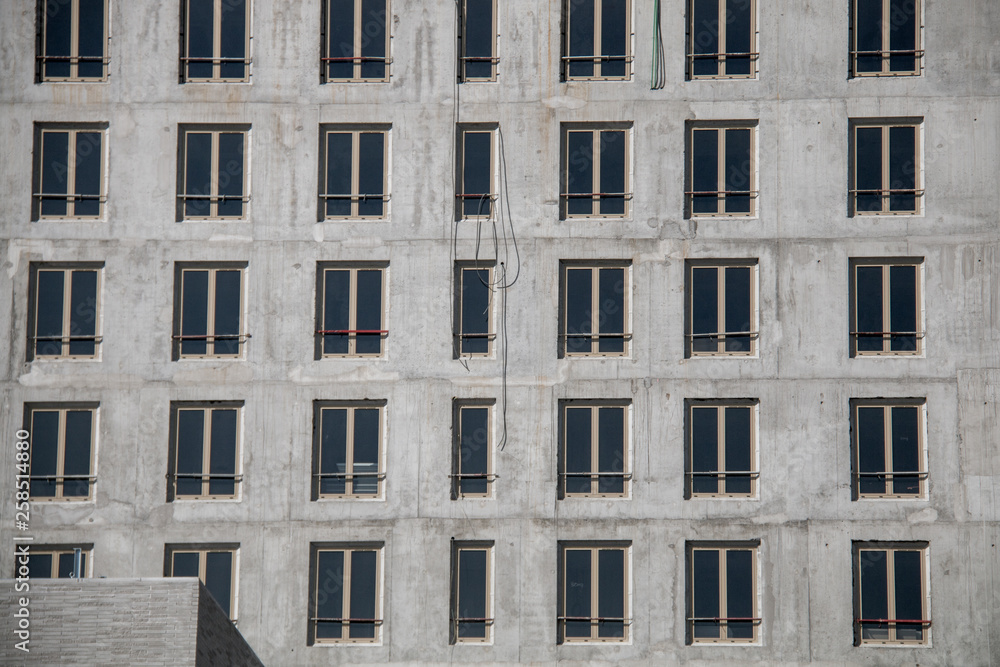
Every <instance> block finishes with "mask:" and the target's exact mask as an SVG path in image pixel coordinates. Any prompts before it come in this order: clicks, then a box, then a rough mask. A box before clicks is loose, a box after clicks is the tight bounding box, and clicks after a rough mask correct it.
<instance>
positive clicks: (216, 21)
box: [178, 0, 253, 84]
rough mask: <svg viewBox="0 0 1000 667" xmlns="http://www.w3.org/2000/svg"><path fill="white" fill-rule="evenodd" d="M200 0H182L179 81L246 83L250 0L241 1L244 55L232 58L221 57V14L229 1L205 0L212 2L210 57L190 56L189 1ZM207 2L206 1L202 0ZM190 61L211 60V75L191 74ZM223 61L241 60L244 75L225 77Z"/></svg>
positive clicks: (250, 61)
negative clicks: (196, 75)
mask: <svg viewBox="0 0 1000 667" xmlns="http://www.w3.org/2000/svg"><path fill="white" fill-rule="evenodd" d="M195 1H199V0H181V21H180V31H181V33H180V56H179V58H180V61H179V68H178V70H179V72H178V74H179V76H178V79H179V82H180V83H182V84H190V83H249V82H250V77H251V75H252V73H253V71H252V70H253V55H252V53H251V50H250V48H251V46H252V45H253V1H252V0H245V1H244V11H245V12H246V15H245V17H244V23H243V25H244V30H243V57H242V58H231V57H223V56H222V15H223V14H224V13H226V11H228V9H227V8H228V7H229V6H230V3H231V0H207V1H209V2H212V4H213V7H212V57H211V58H208V57H204V56H192V55H191V39H190V32H191V31H190V17H191V2H195ZM201 1H206V0H201ZM192 63H210V64H211V65H212V75H211V76H207V77H192V76H191V74H190V67H191V64H192ZM224 63H241V64H242V65H243V73H244V74H243V76H241V77H228V76H222V65H223V64H224Z"/></svg>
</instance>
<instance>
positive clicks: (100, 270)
mask: <svg viewBox="0 0 1000 667" xmlns="http://www.w3.org/2000/svg"><path fill="white" fill-rule="evenodd" d="M29 270H30V277H29V282H28V307H29V310H30V317H29V318H28V331H27V334H28V335H27V338H28V340H27V350H26V354H25V360H26V361H55V360H60V361H100V360H101V343H103V342H104V336H103V318H102V317H101V300H102V299H101V292H102V289H103V286H104V262H32V263H31V264H30V266H29ZM76 271H94V272H95V273H96V274H97V275H96V285H95V287H94V294H95V299H94V301H95V303H94V304H93V315H94V333H93V334H92V335H90V334H88V335H85V336H79V337H78V336H75V335H74V334H73V325H74V321H73V312H72V311H73V289H72V288H73V274H74V273H75V272H76ZM42 272H53V273H55V272H62V273H63V274H64V275H63V306H62V307H63V310H62V327H61V332H60V336H59V345H60V350H59V353H58V354H40V353H39V352H38V340H39V339H40V338H46V339H47V338H52V337H51V336H39V335H38V328H39V323H38V317H39V315H40V314H41V312H40V304H39V300H40V299H41V296H42V294H41V289H40V288H39V274H40V273H42ZM67 295H69V298H66V297H67ZM77 314H78V315H81V316H82V315H86V314H87V312H86V311H85V312H83V313H77ZM75 338H79V339H82V340H93V343H94V353H93V354H71V353H70V350H71V343H72V342H73V339H75ZM53 342H54V341H53Z"/></svg>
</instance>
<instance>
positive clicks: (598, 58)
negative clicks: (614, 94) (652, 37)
mask: <svg viewBox="0 0 1000 667" xmlns="http://www.w3.org/2000/svg"><path fill="white" fill-rule="evenodd" d="M583 1H584V2H593V4H594V26H593V27H594V50H595V51H600V50H603V49H602V48H601V47H600V46H598V45H599V44H600V43H601V41H602V37H603V27H604V26H603V25H602V21H601V15H602V14H603V2H604V0H583ZM579 2H580V0H563V12H562V33H563V34H562V49H561V52H560V59H559V62H560V65H561V66H560V70H561V74H562V77H561V80H562V81H563V82H570V81H631V80H632V69H633V66H632V65H633V60H634V58H635V56H634V54H633V51H634V48H635V45H634V44H633V43H632V42H633V41H634V40H635V28H634V27H633V25H632V24H633V21H632V0H625V51H626V53H623V54H603V53H594V54H590V55H579V56H571V55H569V50H570V31H571V24H572V20H573V11H572V10H573V6H574V5H576V4H579ZM577 61H579V62H592V63H593V65H594V74H592V75H590V76H574V75H572V74H570V69H571V67H570V65H571V63H573V62H577ZM607 61H610V62H624V63H625V74H624V75H623V76H617V75H609V76H604V75H603V69H604V67H603V65H604V63H605V62H607ZM598 72H600V74H598Z"/></svg>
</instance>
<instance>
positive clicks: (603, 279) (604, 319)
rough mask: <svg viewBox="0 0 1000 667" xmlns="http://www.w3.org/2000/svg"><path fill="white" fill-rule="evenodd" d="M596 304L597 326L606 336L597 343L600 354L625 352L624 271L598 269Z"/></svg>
mask: <svg viewBox="0 0 1000 667" xmlns="http://www.w3.org/2000/svg"><path fill="white" fill-rule="evenodd" d="M597 303H598V307H599V308H600V312H599V313H598V316H597V325H598V328H599V332H600V333H602V334H622V336H621V337H617V336H613V337H612V336H607V337H602V338H601V339H600V340H599V341H598V349H599V350H600V351H601V352H624V351H625V336H624V334H625V269H599V270H598V294H597Z"/></svg>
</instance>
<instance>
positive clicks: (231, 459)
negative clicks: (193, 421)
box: [208, 409, 238, 496]
mask: <svg viewBox="0 0 1000 667" xmlns="http://www.w3.org/2000/svg"><path fill="white" fill-rule="evenodd" d="M237 414H238V413H237V411H236V410H235V409H234V410H213V411H212V446H211V448H210V449H209V452H208V457H209V461H208V472H209V474H212V475H230V476H229V477H221V478H217V479H211V480H209V482H208V492H209V493H210V494H211V495H213V496H231V495H234V494H235V493H236V479H235V478H234V477H232V475H235V474H236V422H237V419H236V418H237Z"/></svg>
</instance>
